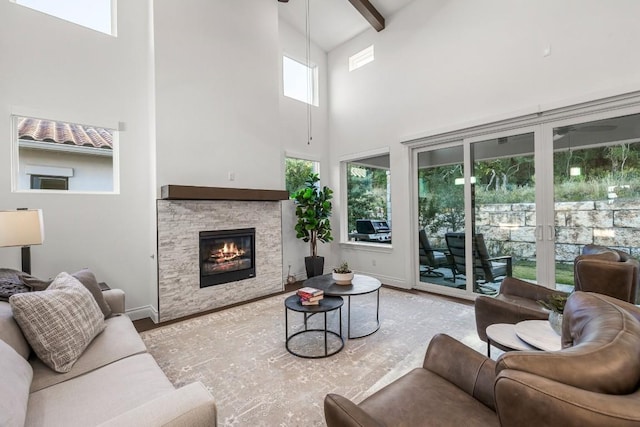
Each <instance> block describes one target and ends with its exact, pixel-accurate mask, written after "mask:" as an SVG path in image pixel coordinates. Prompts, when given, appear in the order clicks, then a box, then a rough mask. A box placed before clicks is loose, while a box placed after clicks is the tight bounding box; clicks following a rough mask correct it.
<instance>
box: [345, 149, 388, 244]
mask: <svg viewBox="0 0 640 427" xmlns="http://www.w3.org/2000/svg"><path fill="white" fill-rule="evenodd" d="M388 165H389V155H388V154H386V155H383V156H377V157H371V158H367V159H362V160H358V161H354V162H349V163H346V168H347V170H346V172H347V227H348V228H347V230H348V232H349V240H350V241H365V242H379V243H391V174H390V172H389V169H388Z"/></svg>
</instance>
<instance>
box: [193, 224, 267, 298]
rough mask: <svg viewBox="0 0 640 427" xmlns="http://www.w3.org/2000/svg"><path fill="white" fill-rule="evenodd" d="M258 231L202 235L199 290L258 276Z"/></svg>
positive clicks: (245, 229) (204, 233)
mask: <svg viewBox="0 0 640 427" xmlns="http://www.w3.org/2000/svg"><path fill="white" fill-rule="evenodd" d="M255 237H256V229H255V228H241V229H235V230H219V231H201V232H200V287H201V288H204V287H207V286H213V285H221V284H223V283H228V282H236V281H238V280H244V279H249V278H251V277H255V275H256V256H255Z"/></svg>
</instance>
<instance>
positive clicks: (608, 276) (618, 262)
mask: <svg viewBox="0 0 640 427" xmlns="http://www.w3.org/2000/svg"><path fill="white" fill-rule="evenodd" d="M573 266H574V267H573V277H574V284H575V290H576V291H585V292H597V293H599V294H603V295H609V296H612V297H614V298H617V299H620V300H622V301H627V302H630V303H633V304H640V294H639V293H638V288H639V282H638V281H639V280H640V277H639V275H638V270H639V269H640V262H638V260H636V259H634V258H632V257H631V256H630V255H629V254H628V253H626V252H622V251H618V250H615V249H611V248H608V247H606V246H599V245H586V246H585V247H584V248H583V249H582V255H580V256H578V257H576V259H575V260H574V262H573Z"/></svg>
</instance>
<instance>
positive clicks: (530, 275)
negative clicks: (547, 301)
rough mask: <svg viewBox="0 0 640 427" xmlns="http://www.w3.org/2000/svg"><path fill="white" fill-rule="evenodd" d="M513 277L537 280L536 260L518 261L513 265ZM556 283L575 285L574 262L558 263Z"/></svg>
mask: <svg viewBox="0 0 640 427" xmlns="http://www.w3.org/2000/svg"><path fill="white" fill-rule="evenodd" d="M513 277H517V278H518V279H523V280H536V263H535V262H534V261H517V262H515V263H514V265H513ZM556 283H562V284H563V285H573V264H565V263H557V264H556Z"/></svg>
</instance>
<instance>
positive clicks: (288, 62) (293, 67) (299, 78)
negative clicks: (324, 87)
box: [282, 56, 315, 104]
mask: <svg viewBox="0 0 640 427" xmlns="http://www.w3.org/2000/svg"><path fill="white" fill-rule="evenodd" d="M314 74H315V73H314V69H313V68H309V67H307V66H306V65H304V64H302V63H300V62H298V61H295V60H293V59H291V58H287V57H286V56H283V57H282V79H283V87H284V96H288V97H289V98H293V99H297V100H298V101H302V102H306V103H307V104H315V102H314V99H315V97H314V88H315V81H314Z"/></svg>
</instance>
